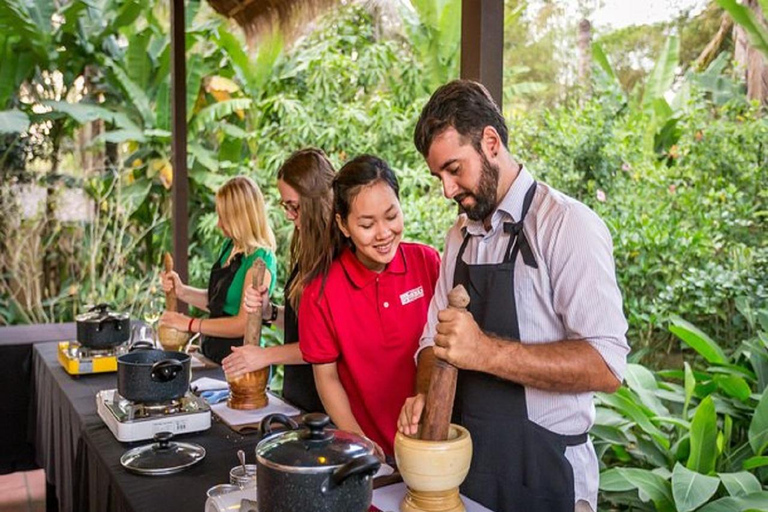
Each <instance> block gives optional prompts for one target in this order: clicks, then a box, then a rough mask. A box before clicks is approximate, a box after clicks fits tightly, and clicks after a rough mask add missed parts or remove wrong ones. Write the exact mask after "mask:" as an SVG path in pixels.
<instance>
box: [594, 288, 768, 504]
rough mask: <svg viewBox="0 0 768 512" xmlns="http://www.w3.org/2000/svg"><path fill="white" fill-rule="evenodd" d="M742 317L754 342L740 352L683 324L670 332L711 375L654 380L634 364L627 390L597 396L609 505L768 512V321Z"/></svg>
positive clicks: (757, 314) (750, 313)
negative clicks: (699, 357)
mask: <svg viewBox="0 0 768 512" xmlns="http://www.w3.org/2000/svg"><path fill="white" fill-rule="evenodd" d="M740 307H741V308H740V309H741V310H742V312H743V314H744V316H743V318H745V319H746V321H747V324H748V326H749V330H750V334H749V338H747V339H745V340H744V341H743V342H742V343H741V345H740V346H739V347H738V348H737V349H736V350H734V351H732V352H730V353H728V354H726V351H724V350H723V349H722V348H721V347H720V346H719V345H718V343H717V342H716V341H714V340H713V339H712V338H710V337H709V336H708V335H707V334H706V333H704V332H703V331H701V330H699V329H698V328H696V327H695V326H694V325H692V324H690V323H688V322H686V321H684V320H682V319H680V318H675V319H673V320H672V325H671V326H670V331H672V332H673V333H674V334H675V335H676V336H677V337H678V338H679V339H680V340H681V341H682V342H683V343H685V344H686V345H688V346H689V347H690V348H692V349H693V350H695V351H696V352H697V353H698V354H699V355H700V356H701V357H702V358H703V359H704V360H705V361H706V365H707V366H706V367H705V368H703V369H694V368H692V367H691V366H690V365H689V364H688V363H685V364H684V368H683V369H677V370H670V371H662V372H657V373H656V374H655V375H654V374H653V373H652V372H651V371H649V370H648V369H647V368H645V367H643V366H641V365H638V364H630V365H629V368H628V370H627V377H626V382H627V384H626V386H624V387H622V388H621V389H620V390H619V391H618V392H617V393H615V394H613V395H605V394H598V397H597V402H598V406H597V420H596V422H595V426H594V427H593V429H592V434H593V436H594V439H595V441H594V442H595V448H596V450H597V452H598V454H599V456H600V459H601V466H602V467H603V469H604V470H603V471H602V473H601V476H600V489H601V491H603V499H604V500H605V501H607V502H608V503H610V504H612V505H619V506H623V507H631V508H633V509H636V510H661V511H678V512H688V511H691V510H702V511H707V512H713V511H721V510H749V509H755V510H765V508H766V507H767V506H768V491H765V490H763V484H764V483H765V481H766V477H767V476H768V474H767V473H766V468H765V466H766V465H768V457H766V456H765V453H766V449H768V393H766V392H765V389H766V385H767V384H768V311H765V310H762V311H755V310H753V309H751V308H750V307H749V306H748V305H747V304H746V302H744V301H742V302H741V303H740ZM721 484H722V485H721ZM700 507H701V508H700Z"/></svg>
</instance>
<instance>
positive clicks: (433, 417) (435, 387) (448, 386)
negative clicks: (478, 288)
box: [421, 285, 469, 441]
mask: <svg viewBox="0 0 768 512" xmlns="http://www.w3.org/2000/svg"><path fill="white" fill-rule="evenodd" d="M468 305H469V294H467V290H466V289H464V287H463V286H462V285H458V286H456V287H454V289H453V290H451V291H450V292H449V293H448V307H449V308H455V309H462V310H466V309H467V306H468ZM458 373H459V371H458V369H457V368H456V367H455V366H453V365H452V364H451V363H449V362H447V361H445V360H443V359H440V358H439V357H438V358H435V366H434V367H433V368H432V375H431V376H430V378H429V390H428V391H427V400H426V404H425V406H424V419H423V421H422V424H421V439H424V440H426V441H445V440H446V439H448V429H449V427H450V425H451V413H452V412H453V399H454V397H455V396H456V378H457V376H458Z"/></svg>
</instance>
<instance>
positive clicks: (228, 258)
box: [160, 176, 277, 364]
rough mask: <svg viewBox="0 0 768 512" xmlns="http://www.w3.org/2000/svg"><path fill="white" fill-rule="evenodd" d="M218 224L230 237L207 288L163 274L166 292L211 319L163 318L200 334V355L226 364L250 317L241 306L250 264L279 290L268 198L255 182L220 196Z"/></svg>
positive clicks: (235, 181) (227, 188)
mask: <svg viewBox="0 0 768 512" xmlns="http://www.w3.org/2000/svg"><path fill="white" fill-rule="evenodd" d="M216 213H217V214H218V223H217V226H218V227H219V229H220V230H221V232H222V233H223V234H224V236H225V240H224V244H223V246H222V248H221V250H220V251H219V256H218V258H217V259H216V262H215V263H214V265H213V268H212V269H211V274H210V277H209V280H208V288H194V287H192V286H188V285H185V284H184V283H182V282H181V279H180V278H179V275H178V274H177V273H176V272H168V273H163V274H162V276H161V277H162V280H163V289H164V290H165V291H166V292H168V291H170V290H175V291H176V296H177V297H178V298H179V300H182V301H184V302H186V303H187V304H190V305H192V306H194V307H196V308H198V309H200V310H203V311H207V312H208V313H209V314H210V316H209V318H205V319H203V318H192V317H189V316H186V315H183V314H181V313H177V312H174V311H166V312H165V313H163V316H162V318H161V319H160V324H161V325H167V326H170V327H173V328H174V329H177V330H180V331H188V332H197V333H201V334H202V335H203V336H202V344H201V351H202V353H203V355H205V356H206V357H207V358H208V359H211V360H212V361H214V362H216V363H219V364H221V362H222V359H224V358H225V357H226V356H227V355H229V353H230V352H231V347H234V346H239V345H242V344H243V334H244V333H245V322H246V314H245V311H244V310H243V309H242V308H241V307H240V304H241V301H242V297H243V285H244V283H246V282H250V280H251V273H252V270H251V265H252V264H253V262H254V260H255V259H256V258H260V259H262V260H264V262H265V263H266V267H267V272H266V274H265V278H264V283H265V288H267V287H268V288H269V289H270V290H271V289H272V288H274V284H273V279H272V276H274V275H275V272H276V268H277V265H276V261H275V235H274V234H273V233H272V229H271V228H270V227H269V224H268V223H267V215H266V208H265V206H264V197H263V196H262V195H261V190H259V187H258V185H256V183H255V182H254V181H253V180H252V179H250V178H248V177H246V176H236V177H234V178H232V179H231V180H229V181H228V182H226V183H225V184H224V185H223V186H222V187H221V188H220V189H219V190H218V191H217V192H216Z"/></svg>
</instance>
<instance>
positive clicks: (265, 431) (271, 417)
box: [259, 412, 299, 439]
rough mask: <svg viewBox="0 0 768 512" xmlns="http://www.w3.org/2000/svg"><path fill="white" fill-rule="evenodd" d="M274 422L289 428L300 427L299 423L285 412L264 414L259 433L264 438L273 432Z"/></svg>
mask: <svg viewBox="0 0 768 512" xmlns="http://www.w3.org/2000/svg"><path fill="white" fill-rule="evenodd" d="M272 423H279V424H281V425H283V426H284V427H288V430H296V429H297V428H299V424H298V423H296V422H295V421H293V420H292V419H291V418H289V417H288V416H286V415H285V414H280V413H279V412H278V413H275V414H268V415H266V416H264V419H263V420H261V425H259V435H260V436H261V438H262V439H263V438H265V437H267V436H268V435H269V434H271V433H272Z"/></svg>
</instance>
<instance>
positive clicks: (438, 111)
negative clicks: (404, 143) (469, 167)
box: [413, 80, 508, 158]
mask: <svg viewBox="0 0 768 512" xmlns="http://www.w3.org/2000/svg"><path fill="white" fill-rule="evenodd" d="M486 126H491V127H493V128H494V129H495V130H496V131H497V132H498V134H499V137H500V138H501V142H502V143H503V144H504V147H505V148H508V146H507V138H508V133H507V124H506V122H505V121H504V116H502V115H501V111H500V110H499V107H498V106H497V105H496V103H495V102H494V101H493V98H491V94H490V93H489V92H488V89H486V88H485V87H483V86H482V85H481V84H479V83H477V82H473V81H472V80H454V81H452V82H448V83H447V84H445V85H443V86H440V88H438V89H437V90H436V91H435V92H434V94H432V97H431V98H429V101H428V102H427V104H426V105H424V108H423V109H422V111H421V116H419V121H418V122H417V123H416V129H415V130H414V132H413V143H414V144H415V145H416V149H418V150H419V153H421V154H422V155H424V157H425V158H426V157H427V155H428V154H429V148H430V146H431V145H432V141H433V140H434V139H435V137H437V136H438V135H440V134H441V133H443V132H444V131H445V130H447V129H448V128H454V129H455V130H456V131H457V132H458V133H459V135H461V136H462V137H467V138H469V139H470V141H471V142H472V146H473V147H474V148H475V150H477V151H478V152H480V140H481V139H482V135H483V130H484V129H485V127H486Z"/></svg>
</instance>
